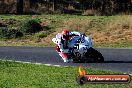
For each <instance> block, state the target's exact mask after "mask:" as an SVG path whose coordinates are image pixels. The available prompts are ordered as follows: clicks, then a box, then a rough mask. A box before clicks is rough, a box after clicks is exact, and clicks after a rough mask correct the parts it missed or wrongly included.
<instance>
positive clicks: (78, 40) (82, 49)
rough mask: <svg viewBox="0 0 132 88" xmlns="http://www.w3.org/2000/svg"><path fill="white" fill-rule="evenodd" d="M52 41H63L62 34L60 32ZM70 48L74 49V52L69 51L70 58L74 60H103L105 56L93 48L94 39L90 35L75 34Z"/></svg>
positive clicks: (56, 42) (70, 42)
mask: <svg viewBox="0 0 132 88" xmlns="http://www.w3.org/2000/svg"><path fill="white" fill-rule="evenodd" d="M52 41H53V42H54V43H55V44H57V45H58V42H60V41H61V34H60V33H58V34H57V35H56V37H55V38H53V39H52ZM68 46H69V48H72V49H73V52H67V54H68V58H70V59H71V60H72V61H73V62H103V61H104V57H103V56H102V54H101V53H100V52H99V51H97V50H95V49H94V48H92V41H91V38H90V37H87V36H84V38H82V37H80V36H73V37H72V39H71V40H70V41H69V45H68Z"/></svg>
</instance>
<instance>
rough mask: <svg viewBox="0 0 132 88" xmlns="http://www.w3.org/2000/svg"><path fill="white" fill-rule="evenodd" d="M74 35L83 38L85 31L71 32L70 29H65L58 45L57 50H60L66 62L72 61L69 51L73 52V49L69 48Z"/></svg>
mask: <svg viewBox="0 0 132 88" xmlns="http://www.w3.org/2000/svg"><path fill="white" fill-rule="evenodd" d="M73 36H81V37H82V38H84V36H85V35H84V34H83V33H79V32H70V31H69V30H68V29H64V30H63V31H62V33H61V41H60V42H59V44H58V46H56V48H57V51H58V52H59V54H60V56H61V57H62V59H63V60H64V62H69V61H70V59H69V58H68V55H67V53H69V52H72V51H73V49H72V48H69V46H68V44H69V41H70V40H71V38H72V37H73Z"/></svg>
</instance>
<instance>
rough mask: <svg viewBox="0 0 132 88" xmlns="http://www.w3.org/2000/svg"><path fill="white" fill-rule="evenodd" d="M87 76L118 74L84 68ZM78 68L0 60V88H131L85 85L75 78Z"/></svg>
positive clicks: (124, 85) (126, 86) (127, 85)
mask: <svg viewBox="0 0 132 88" xmlns="http://www.w3.org/2000/svg"><path fill="white" fill-rule="evenodd" d="M86 71H87V73H88V74H119V73H115V72H112V71H105V70H98V69H92V68H86ZM77 75H78V67H70V66H69V67H54V66H45V65H35V64H24V63H18V62H9V61H1V60H0V88H132V83H130V84H85V85H83V86H80V85H78V84H77V82H76V80H75V78H76V76H77Z"/></svg>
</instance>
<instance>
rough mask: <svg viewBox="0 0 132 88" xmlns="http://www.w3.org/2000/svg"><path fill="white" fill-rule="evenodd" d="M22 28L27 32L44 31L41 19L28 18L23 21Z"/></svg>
mask: <svg viewBox="0 0 132 88" xmlns="http://www.w3.org/2000/svg"><path fill="white" fill-rule="evenodd" d="M20 30H21V31H22V32H23V33H25V34H31V33H36V32H39V31H42V27H41V25H40V20H39V19H27V20H24V21H23V22H22V26H21V28H20Z"/></svg>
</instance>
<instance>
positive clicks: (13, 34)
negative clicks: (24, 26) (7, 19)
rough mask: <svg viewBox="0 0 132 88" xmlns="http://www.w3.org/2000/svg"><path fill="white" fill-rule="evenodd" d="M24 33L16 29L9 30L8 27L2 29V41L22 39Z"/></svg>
mask: <svg viewBox="0 0 132 88" xmlns="http://www.w3.org/2000/svg"><path fill="white" fill-rule="evenodd" d="M22 36H23V33H22V32H19V31H18V30H15V29H9V28H7V27H0V38H2V39H11V38H18V37H22Z"/></svg>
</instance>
